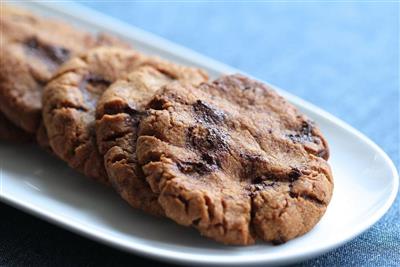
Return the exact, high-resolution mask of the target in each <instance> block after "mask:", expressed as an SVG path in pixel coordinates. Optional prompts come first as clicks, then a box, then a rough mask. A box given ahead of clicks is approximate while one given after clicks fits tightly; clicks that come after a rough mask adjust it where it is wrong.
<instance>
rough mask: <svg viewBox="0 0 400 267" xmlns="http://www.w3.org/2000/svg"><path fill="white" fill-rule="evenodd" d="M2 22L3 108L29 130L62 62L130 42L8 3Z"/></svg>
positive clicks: (0, 107) (38, 117)
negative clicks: (94, 32)
mask: <svg viewBox="0 0 400 267" xmlns="http://www.w3.org/2000/svg"><path fill="white" fill-rule="evenodd" d="M0 24H1V31H0V34H1V37H2V38H1V49H0V54H1V57H0V111H1V112H2V113H3V114H4V116H5V117H6V118H7V119H8V120H9V121H11V122H12V123H13V124H15V125H16V126H17V127H18V128H21V129H22V130H24V131H26V132H27V133H30V134H34V133H35V132H36V131H37V129H38V127H39V125H40V120H41V108H42V102H41V98H42V91H43V87H44V86H45V84H46V83H47V82H48V80H49V79H50V77H51V76H52V75H53V74H54V72H55V71H56V70H57V68H58V67H59V66H60V64H62V63H63V62H65V61H66V60H68V59H69V58H70V57H71V56H73V55H74V54H77V53H80V52H82V51H85V50H86V49H88V48H91V47H95V46H98V45H118V46H127V44H124V43H123V42H121V41H119V40H117V39H115V38H113V37H111V36H108V35H99V36H97V37H95V36H92V35H91V34H89V33H86V32H83V31H80V30H77V29H76V28H73V27H70V26H69V25H67V24H65V23H62V22H59V21H55V20H52V19H48V18H41V17H38V16H36V15H34V14H31V13H29V12H27V11H24V10H22V9H17V8H14V7H10V6H7V5H4V6H2V14H1V18H0Z"/></svg>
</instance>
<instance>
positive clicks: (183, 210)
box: [137, 75, 333, 245]
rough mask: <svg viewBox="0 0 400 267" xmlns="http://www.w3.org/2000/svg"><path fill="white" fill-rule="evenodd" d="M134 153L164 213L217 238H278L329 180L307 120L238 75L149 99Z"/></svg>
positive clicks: (322, 200)
mask: <svg viewBox="0 0 400 267" xmlns="http://www.w3.org/2000/svg"><path fill="white" fill-rule="evenodd" d="M147 107H148V110H147V112H146V115H144V118H143V119H142V120H141V123H140V127H139V133H138V136H139V137H138V141H137V157H138V160H139V164H141V165H142V169H143V172H144V174H145V176H146V179H147V182H148V183H149V185H150V187H151V189H152V191H153V192H155V193H156V194H158V201H159V203H160V205H161V207H162V208H163V210H164V212H165V214H166V216H167V217H169V218H171V219H173V220H174V221H176V222H177V223H179V224H182V225H185V226H192V227H195V228H196V229H198V230H199V231H200V233H201V234H202V235H204V236H207V237H209V238H212V239H214V240H216V241H219V242H223V243H225V244H234V245H248V244H252V243H253V242H254V241H255V240H256V239H257V238H259V239H262V240H265V241H270V242H273V243H282V242H285V241H288V240H290V239H292V238H295V237H297V236H299V235H302V234H304V233H306V232H308V231H309V230H310V229H311V228H312V227H313V226H314V225H315V224H316V223H317V222H318V221H319V220H320V218H321V216H322V215H323V214H324V212H325V210H326V208H327V205H328V203H329V201H330V199H331V195H332V190H333V179H332V174H331V170H330V167H329V165H328V163H327V161H326V160H327V158H328V155H329V153H328V146H327V143H326V141H325V139H324V137H323V136H322V134H321V132H320V130H319V129H318V128H317V127H316V125H315V124H314V123H313V122H312V121H311V120H310V119H308V118H307V117H306V116H304V115H302V114H301V113H300V112H299V111H298V110H297V109H296V108H295V107H294V106H292V105H291V104H289V103H288V102H287V101H285V100H284V99H283V98H282V97H280V96H279V95H278V94H277V93H276V92H275V91H274V90H272V89H271V88H269V87H268V86H266V85H264V84H262V83H260V82H257V81H254V80H251V79H248V78H245V77H243V76H240V75H232V76H225V77H221V78H220V79H218V80H215V81H214V82H212V83H205V84H202V85H200V86H199V87H198V88H195V87H192V86H188V85H181V84H179V83H173V84H168V85H166V86H165V87H164V88H163V89H162V90H161V91H159V92H157V94H156V95H155V96H154V97H153V98H152V99H151V100H150V102H149V103H148V106H147Z"/></svg>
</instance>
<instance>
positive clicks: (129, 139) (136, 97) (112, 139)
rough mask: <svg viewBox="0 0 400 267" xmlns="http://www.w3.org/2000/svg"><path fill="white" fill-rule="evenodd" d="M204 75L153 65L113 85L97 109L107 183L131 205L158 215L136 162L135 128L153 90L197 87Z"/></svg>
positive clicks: (160, 211) (169, 66)
mask: <svg viewBox="0 0 400 267" xmlns="http://www.w3.org/2000/svg"><path fill="white" fill-rule="evenodd" d="M206 80H207V76H206V74H204V73H203V72H202V71H200V70H198V69H194V68H189V67H183V66H178V65H175V64H171V63H166V62H161V61H159V62H154V64H152V65H147V66H144V67H141V68H139V69H138V70H136V71H134V72H132V73H130V74H129V75H128V76H127V77H126V78H124V79H121V80H119V81H117V82H115V83H114V84H112V85H111V86H110V87H109V89H107V90H106V91H105V93H104V94H103V95H102V97H101V98H100V100H99V102H98V105H97V112H96V117H97V122H96V136H97V144H98V147H99V151H100V154H102V155H104V163H105V167H106V170H107V173H108V177H109V180H110V182H111V184H112V185H113V187H114V188H115V189H116V191H117V192H118V193H119V194H120V195H121V196H122V198H123V199H125V200H126V201H127V202H128V203H129V204H130V205H132V206H133V207H135V208H139V209H142V210H144V211H146V212H148V213H151V214H156V215H160V214H163V211H162V209H161V208H160V205H159V204H158V201H157V195H156V194H155V193H153V192H152V191H151V190H150V187H149V185H148V184H147V183H146V180H145V178H144V175H143V173H142V170H141V168H140V166H139V165H138V164H137V158H136V139H137V128H138V124H139V121H140V118H141V116H142V115H143V114H144V112H145V111H144V108H145V105H146V104H147V102H148V101H149V100H150V99H151V97H153V95H154V93H155V92H156V90H158V89H160V88H161V87H162V86H163V85H165V84H168V83H170V82H173V81H180V82H182V83H189V84H194V85H197V84H200V83H201V82H204V81H206Z"/></svg>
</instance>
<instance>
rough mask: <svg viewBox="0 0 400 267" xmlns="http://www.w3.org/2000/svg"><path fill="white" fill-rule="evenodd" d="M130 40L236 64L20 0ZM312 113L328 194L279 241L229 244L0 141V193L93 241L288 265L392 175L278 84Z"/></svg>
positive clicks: (33, 150)
mask: <svg viewBox="0 0 400 267" xmlns="http://www.w3.org/2000/svg"><path fill="white" fill-rule="evenodd" d="M24 5H26V6H29V8H32V9H36V10H37V11H39V12H43V13H45V14H47V15H51V16H56V17H60V18H65V19H67V20H71V21H75V23H77V24H79V26H81V27H84V28H87V29H89V30H94V31H96V30H103V31H108V32H112V33H114V34H117V35H120V36H122V37H124V38H125V39H126V40H129V41H132V42H133V43H134V44H135V47H136V48H137V49H139V50H143V51H145V52H150V53H153V54H159V55H161V56H164V57H167V58H169V59H172V60H175V61H179V62H182V63H186V64H191V65H197V66H200V67H203V68H204V69H207V70H208V71H209V72H210V73H211V75H212V76H217V75H219V74H221V73H234V72H237V70H235V69H232V68H230V67H227V66H225V65H223V64H221V63H218V62H215V61H213V60H211V59H208V58H205V57H203V56H200V55H198V54H196V53H194V52H192V51H189V50H188V49H185V48H182V47H179V46H177V45H174V44H171V43H169V42H167V41H165V40H162V39H160V38H158V37H155V36H152V35H150V34H148V33H145V32H143V31H141V30H139V29H135V28H133V27H131V26H128V25H126V24H123V23H122V22H119V21H116V20H114V19H112V18H109V17H106V16H104V15H102V14H99V13H97V12H94V11H91V10H88V9H87V8H83V7H80V6H76V5H72V4H64V5H61V4H49V3H47V4H43V3H41V4H39V3H28V4H27V3H25V4H24ZM279 91H280V92H281V94H283V95H284V96H285V97H287V98H288V99H289V100H290V101H291V102H292V103H294V104H295V105H296V106H297V107H299V108H300V109H301V110H302V111H303V112H305V113H306V114H307V115H308V116H310V117H311V118H313V119H314V120H316V121H317V123H318V124H319V125H320V127H321V128H322V130H323V132H324V134H325V135H326V137H327V139H328V141H329V143H330V147H331V154H332V157H331V159H330V164H331V166H332V169H333V174H334V178H335V190H334V195H333V199H332V202H331V204H330V206H329V208H328V211H327V213H326V215H325V216H324V217H323V218H322V220H321V221H320V223H318V225H317V226H316V227H315V228H314V229H313V230H312V231H311V232H309V233H307V234H306V235H304V236H302V237H300V238H297V239H295V240H292V241H290V242H287V243H286V244H283V245H280V246H271V245H268V244H257V245H255V246H250V247H230V246H223V245H220V244H217V243H215V242H213V241H210V240H208V239H205V238H202V237H200V236H199V235H198V233H197V232H196V231H194V230H192V229H188V228H184V227H180V226H178V225H176V224H174V223H172V222H171V221H169V220H166V219H157V218H153V217H149V216H147V215H145V214H142V213H140V212H138V211H135V210H133V209H131V208H130V207H129V206H128V205H127V204H125V203H124V202H123V201H122V200H121V199H120V198H119V197H118V196H117V195H116V194H114V193H113V192H112V190H110V189H108V188H104V187H102V186H100V185H98V184H95V183H94V182H91V181H89V180H88V179H86V178H85V177H82V176H81V175H79V174H77V173H76V172H74V171H73V170H71V169H69V168H68V167H66V165H65V164H64V163H63V162H60V161H59V160H57V159H55V158H53V157H52V156H49V155H48V154H46V153H45V152H42V151H40V150H39V149H38V148H37V147H35V146H32V147H26V146H16V145H9V144H4V143H2V144H0V167H1V174H0V176H1V191H0V192H1V200H2V201H4V202H6V203H9V204H10V205H12V206H15V207H17V208H20V209H23V210H25V211H27V212H29V213H32V214H34V215H36V216H38V217H41V218H44V219H46V220H48V221H50V222H53V223H56V224H58V225H60V226H62V227H65V228H67V229H70V230H72V231H74V232H76V233H79V234H82V235H85V236H87V237H89V238H92V239H94V240H98V241H101V242H103V243H106V244H109V245H112V246H115V247H119V248H122V249H124V250H127V251H130V252H132V253H136V254H140V255H143V256H147V257H150V258H154V259H159V260H166V261H169V262H174V263H191V264H216V265H217V264H219V265H223V264H226V265H238V264H246V265H249V264H286V263H291V262H295V261H300V260H304V259H306V258H310V257H314V256H317V255H319V254H322V253H324V252H326V251H328V250H331V249H333V248H335V247H338V246H340V245H342V244H344V243H345V242H347V241H349V240H351V239H352V238H354V237H356V236H357V235H358V234H360V233H361V232H363V231H365V230H366V229H368V228H369V227H370V226H372V225H373V224H374V223H375V222H376V221H377V220H378V219H379V218H381V217H382V216H383V214H384V213H385V212H386V211H387V210H388V209H389V207H390V205H391V204H392V203H393V201H394V199H395V196H396V193H397V189H398V174H397V171H396V169H395V167H394V165H393V163H392V162H391V161H390V159H389V158H388V156H387V155H386V154H385V153H384V152H383V151H382V150H381V149H380V148H379V147H378V146H377V145H375V144H374V143H373V142H372V141H370V140H369V139H368V138H366V137H365V136H364V135H362V134H361V133H359V132H358V131H356V130H355V129H353V128H352V127H350V126H348V125H347V124H345V123H343V122H342V121H340V120H339V119H337V118H335V117H333V116H332V115H330V114H328V113H326V112H324V111H322V110H321V109H319V108H317V107H315V106H313V105H311V104H309V103H306V102H305V101H303V100H301V99H299V98H297V97H295V96H293V95H290V94H288V93H285V92H283V91H281V90H279Z"/></svg>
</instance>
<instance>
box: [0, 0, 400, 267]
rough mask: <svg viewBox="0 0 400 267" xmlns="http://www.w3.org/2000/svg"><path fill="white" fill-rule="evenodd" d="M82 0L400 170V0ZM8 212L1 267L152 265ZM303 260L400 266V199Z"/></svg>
mask: <svg viewBox="0 0 400 267" xmlns="http://www.w3.org/2000/svg"><path fill="white" fill-rule="evenodd" d="M84 4H85V5H87V6H89V7H92V8H94V9H97V10H98V11H101V12H104V13H107V14H109V15H111V16H114V17H117V18H119V19H121V20H123V21H126V22H128V23H130V24H132V25H135V26H138V27H140V28H143V29H145V30H147V31H150V32H153V33H155V34H157V35H160V36H163V37H165V38H167V39H169V40H172V41H174V42H177V43H179V44H182V45H184V46H187V47H189V48H192V49H194V50H196V51H198V52H200V53H202V54H205V55H207V56H209V57H211V58H214V59H217V60H219V61H222V62H224V63H227V64H229V65H232V66H234V67H236V68H238V69H241V70H243V71H245V72H248V73H250V74H252V75H254V76H256V77H258V78H260V79H263V80H266V81H269V82H270V83H272V84H275V85H277V86H279V87H281V88H284V89H285V90H288V91H290V92H291V93H293V94H296V95H298V96H300V97H302V98H304V99H306V100H308V101H310V102H312V103H314V104H316V105H318V106H321V107H322V108H324V109H325V110H327V111H329V112H331V113H332V114H334V115H336V116H338V117H339V118H341V119H343V120H344V121H346V122H348V123H349V124H351V125H353V126H354V127H355V128H357V129H359V130H360V131H362V132H363V133H365V134H366V135H367V136H369V137H370V138H371V139H372V140H374V141H375V142H376V143H377V144H378V145H380V146H381V147H382V148H383V149H384V150H385V151H386V152H387V153H388V154H389V156H390V157H391V158H392V159H393V161H394V162H395V164H396V166H397V167H399V164H400V161H399V160H400V159H399V144H400V140H399V24H398V22H399V21H398V20H399V4H398V3H387V2H386V3H382V2H380V3H379V1H375V2H368V3H357V2H355V1H352V3H343V2H342V3H315V2H313V3H311V2H298V3H296V2H292V1H287V2H286V3H277V2H274V3H273V2H264V3H255V2H252V3H226V2H217V3H211V2H207V3H189V2H186V3H177V2H175V3H172V2H170V3H166V2H152V3H143V2H141V3H122V2H121V1H120V3H119V4H116V3H111V1H110V2H109V3H105V1H98V2H96V1H94V2H87V3H84ZM0 209H1V213H2V215H1V216H2V218H3V216H5V217H6V218H7V220H1V223H0V233H1V236H0V239H1V241H0V265H14V266H25V265H35V266H64V265H69V266H88V265H90V266H91V265H92V266H99V265H102V264H104V265H126V266H132V265H133V264H134V263H149V261H148V260H146V259H143V258H140V257H137V256H134V255H130V254H126V253H124V252H120V251H118V250H116V249H113V248H110V247H107V246H104V245H101V244H98V243H95V242H93V241H90V240H87V239H85V238H82V237H79V236H77V235H74V234H72V233H70V232H67V231H65V230H62V229H60V228H58V227H56V226H53V225H51V224H48V223H46V222H43V221H41V220H39V219H36V218H34V217H31V216H29V215H26V214H24V213H22V212H20V211H17V210H15V209H12V208H10V207H8V206H6V205H3V204H0ZM28 226H29V227H28ZM150 263H151V262H150ZM303 264H304V265H305V266H309V265H312V266H326V265H336V266H356V265H357V266H359V265H363V266H367V265H370V266H377V265H385V266H395V265H400V198H399V197H397V200H396V203H395V204H394V205H393V206H392V208H391V209H390V210H389V212H388V213H387V214H386V215H385V216H384V217H383V218H382V219H381V220H380V221H379V222H378V223H377V224H376V225H375V226H373V227H372V228H371V229H370V230H368V231H367V232H365V233H363V234H362V235H361V236H360V237H358V238H357V239H355V240H353V241H351V242H349V243H348V244H346V245H344V246H342V247H340V248H338V249H336V250H334V251H332V252H329V253H327V254H326V255H323V256H321V257H319V258H316V259H313V260H309V261H307V262H305V263H303Z"/></svg>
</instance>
